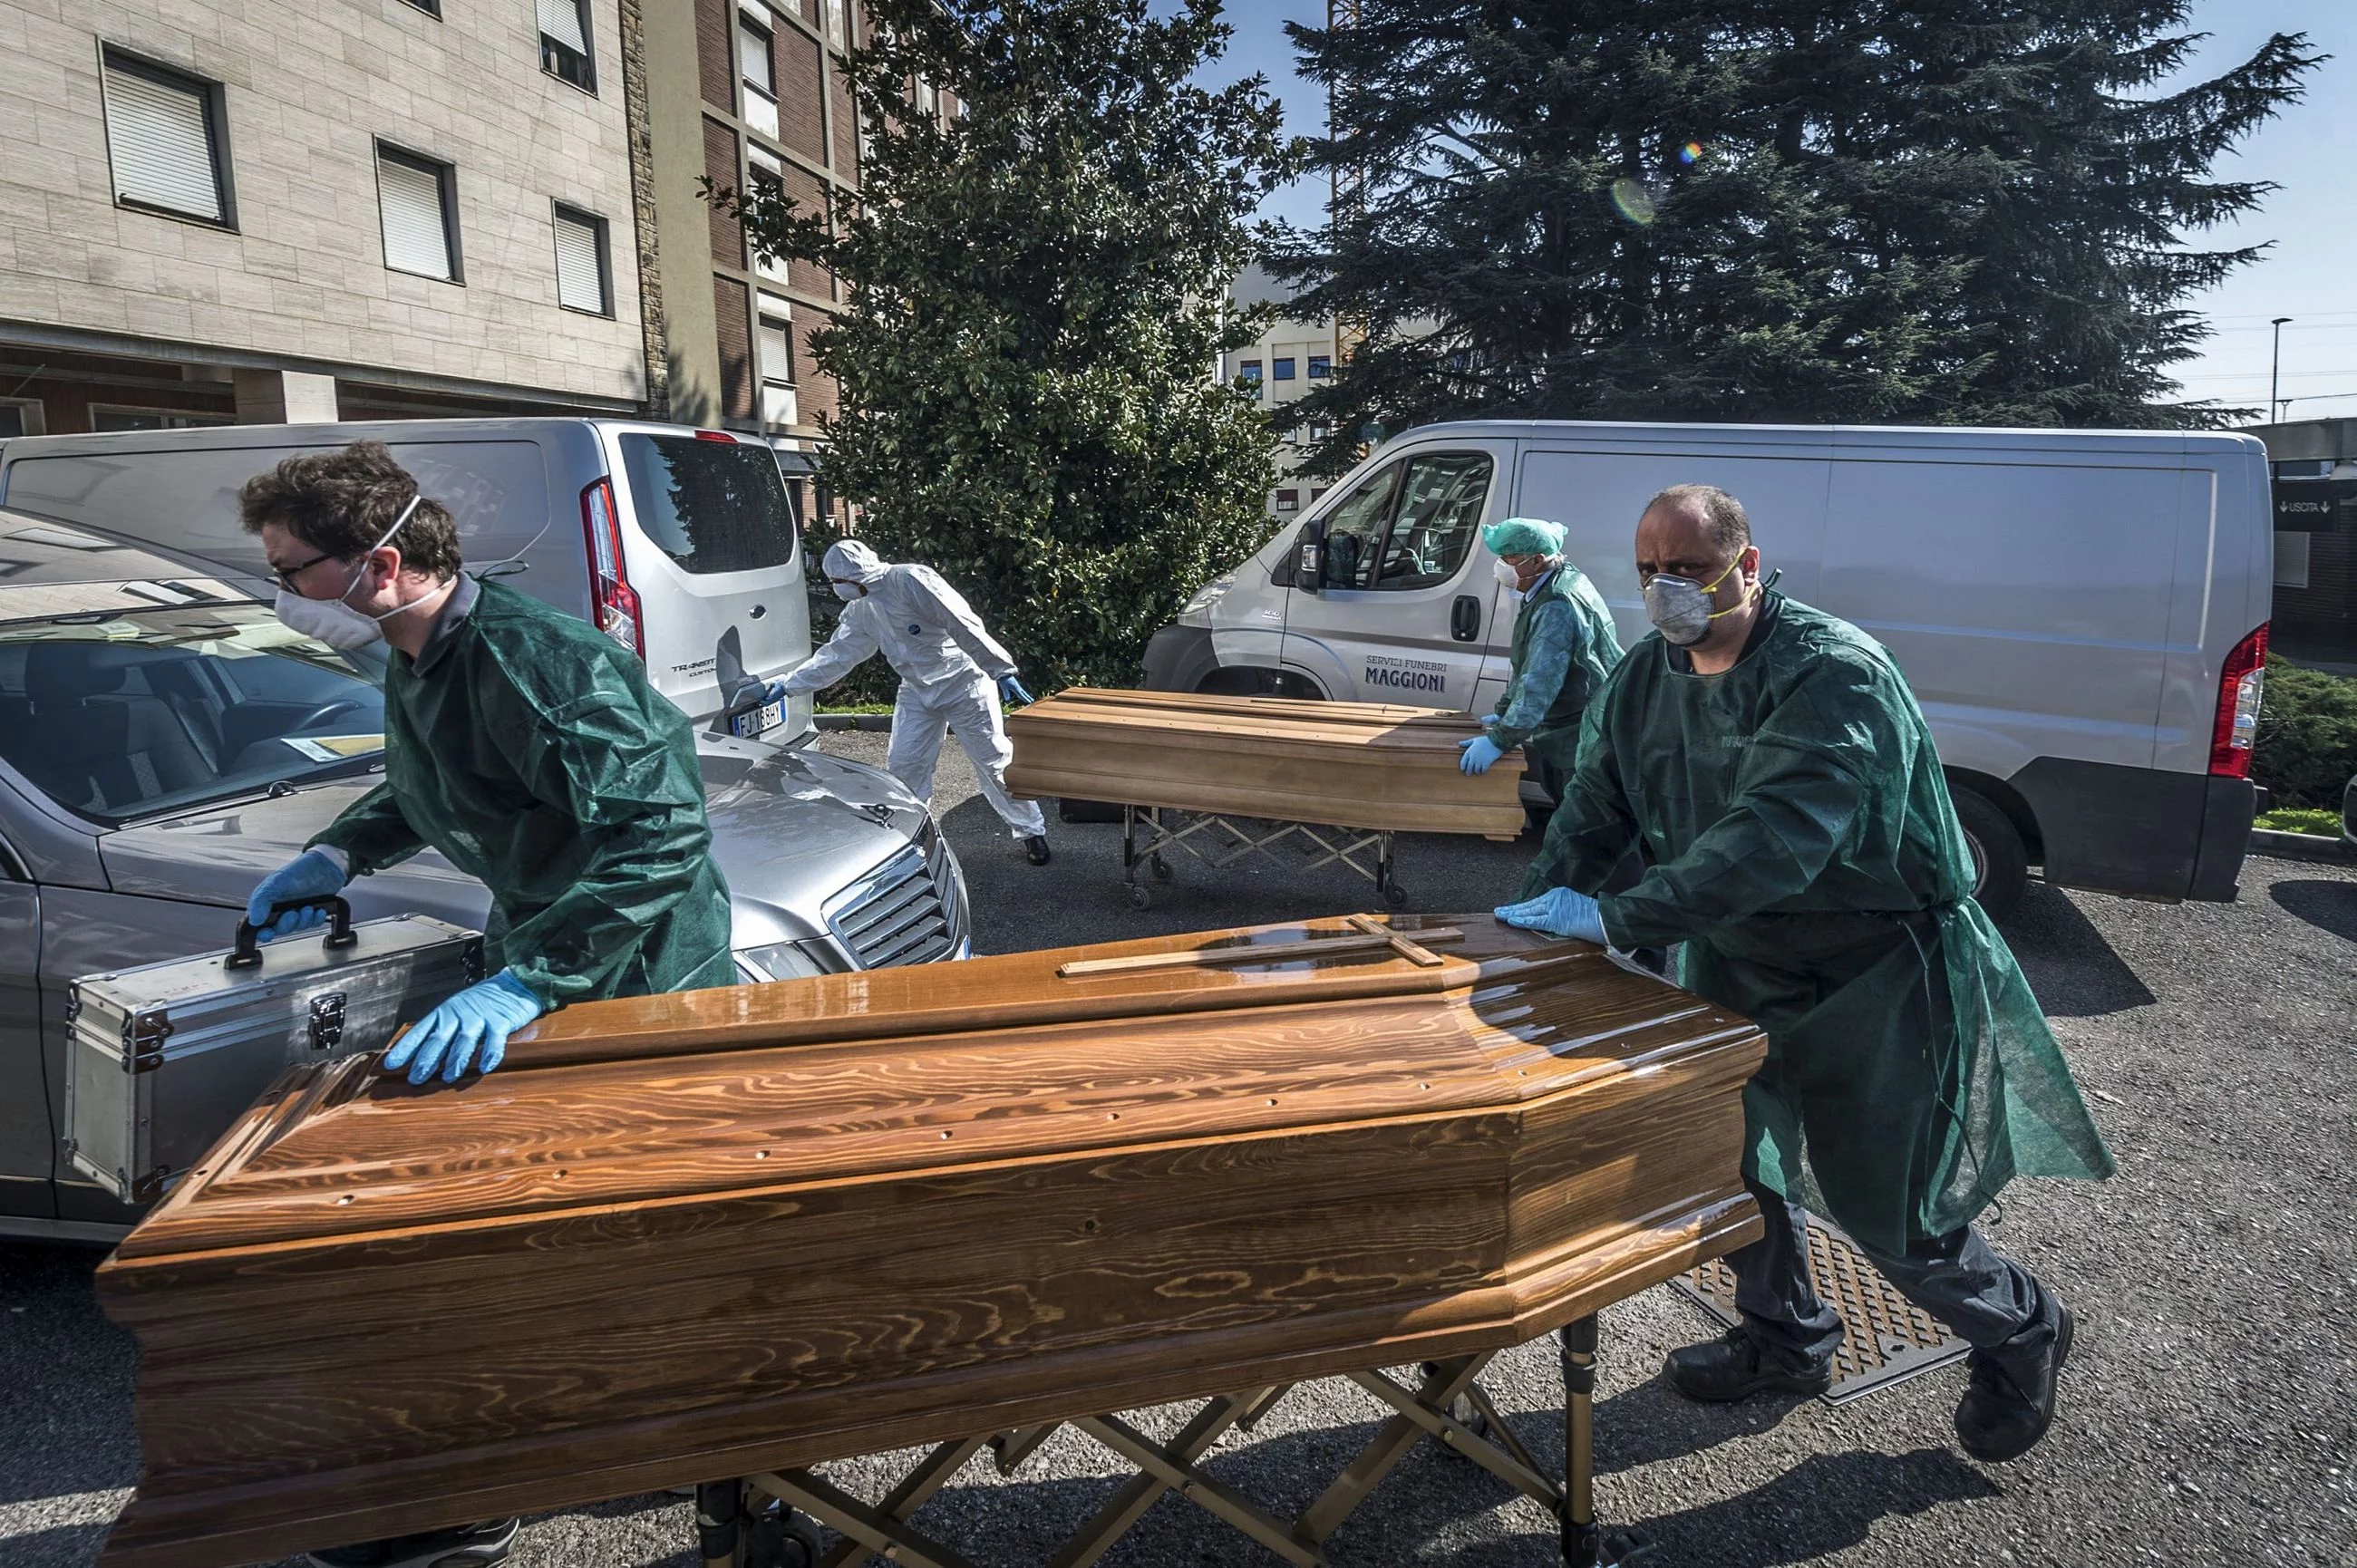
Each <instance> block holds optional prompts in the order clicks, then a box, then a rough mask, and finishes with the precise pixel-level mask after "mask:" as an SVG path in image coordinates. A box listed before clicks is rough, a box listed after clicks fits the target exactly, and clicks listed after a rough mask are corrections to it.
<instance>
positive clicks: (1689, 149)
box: [1678, 142, 1702, 168]
mask: <svg viewBox="0 0 2357 1568" xmlns="http://www.w3.org/2000/svg"><path fill="white" fill-rule="evenodd" d="M1701 156H1702V144H1701V143H1700V142H1688V143H1687V144H1686V145H1684V146H1683V147H1680V148H1679V149H1678V162H1680V163H1682V164H1684V165H1685V166H1687V167H1689V168H1692V167H1693V166H1694V165H1695V160H1696V159H1698V158H1700V157H1701Z"/></svg>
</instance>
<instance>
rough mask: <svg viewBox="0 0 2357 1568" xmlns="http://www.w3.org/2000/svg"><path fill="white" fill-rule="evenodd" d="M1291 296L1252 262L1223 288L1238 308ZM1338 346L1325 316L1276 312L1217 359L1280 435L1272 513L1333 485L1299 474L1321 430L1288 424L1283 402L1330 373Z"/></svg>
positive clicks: (1292, 509)
mask: <svg viewBox="0 0 2357 1568" xmlns="http://www.w3.org/2000/svg"><path fill="white" fill-rule="evenodd" d="M1290 297H1291V295H1290V294H1289V293H1288V291H1287V290H1286V287H1285V285H1282V284H1280V283H1278V282H1277V281H1276V280H1275V279H1274V278H1272V277H1270V276H1269V275H1268V274H1267V273H1266V272H1265V271H1263V270H1262V268H1261V267H1260V265H1259V264H1258V263H1254V264H1252V265H1250V266H1247V267H1245V268H1244V270H1243V272H1241V273H1239V274H1236V281H1235V282H1234V283H1233V284H1232V285H1230V286H1229V289H1228V298H1229V299H1230V300H1231V301H1232V303H1234V304H1235V305H1236V306H1239V307H1250V306H1256V305H1273V306H1276V307H1277V308H1278V309H1279V310H1280V311H1282V310H1283V309H1284V308H1285V306H1286V302H1287V300H1288V299H1289V298H1290ZM1341 345H1342V338H1341V334H1340V332H1339V331H1338V330H1337V328H1336V326H1335V324H1334V323H1333V322H1332V321H1330V320H1329V321H1313V320H1307V319H1302V318H1299V317H1290V316H1284V315H1279V316H1278V317H1276V318H1275V320H1274V322H1273V323H1272V324H1271V325H1270V327H1269V328H1268V330H1267V331H1265V332H1264V333H1263V334H1261V337H1260V339H1259V340H1258V341H1257V342H1254V343H1253V344H1252V345H1250V346H1249V347H1247V348H1243V349H1234V350H1232V352H1230V353H1228V354H1227V355H1226V356H1224V357H1223V359H1222V363H1221V367H1220V370H1221V374H1222V376H1223V377H1224V378H1225V379H1227V380H1229V381H1244V382H1246V383H1247V384H1249V385H1250V386H1252V387H1253V388H1254V393H1255V395H1256V396H1258V397H1259V398H1260V400H1261V403H1262V406H1264V407H1265V408H1266V409H1267V410H1268V413H1269V417H1270V418H1271V419H1272V420H1274V421H1275V422H1276V423H1277V425H1278V428H1279V430H1280V431H1281V433H1282V434H1281V435H1280V436H1279V439H1278V443H1277V449H1276V468H1277V479H1276V484H1275V488H1273V489H1271V490H1270V491H1269V494H1268V513H1269V515H1270V516H1271V517H1280V518H1282V517H1291V516H1293V515H1294V514H1295V513H1297V512H1298V511H1300V510H1303V509H1305V508H1307V507H1308V505H1309V503H1310V502H1312V501H1314V500H1316V499H1318V497H1319V496H1322V495H1324V494H1325V493H1326V489H1327V487H1328V486H1329V485H1330V484H1331V483H1332V481H1331V480H1329V479H1311V478H1307V477H1306V476H1304V475H1303V474H1301V472H1300V468H1301V465H1302V463H1303V461H1304V460H1305V459H1306V457H1307V456H1308V452H1309V449H1310V447H1311V446H1313V445H1314V444H1315V443H1317V442H1318V441H1321V440H1323V439H1324V438H1325V435H1326V432H1325V430H1324V429H1323V428H1322V427H1318V426H1312V425H1310V424H1307V423H1287V421H1286V412H1285V405H1286V404H1287V403H1293V402H1295V401H1297V400H1298V399H1300V398H1302V397H1305V396H1307V395H1308V393H1309V392H1311V391H1312V390H1313V389H1315V388H1317V387H1318V386H1321V385H1323V384H1324V383H1325V382H1326V381H1328V380H1329V379H1330V378H1331V377H1332V375H1333V374H1334V367H1335V365H1336V364H1338V363H1339V362H1340V356H1341Z"/></svg>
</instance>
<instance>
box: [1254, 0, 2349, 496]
mask: <svg viewBox="0 0 2357 1568" xmlns="http://www.w3.org/2000/svg"><path fill="white" fill-rule="evenodd" d="M2185 9H2186V6H2185V4H2184V0H2048V3H2044V4H2034V5H2033V4H2028V3H2022V0H1863V3H1860V0H1851V3H1847V4H1830V3H1825V0H1676V3H1674V4H1673V3H1670V0H1581V3H1577V4H1573V3H1569V0H1456V3H1453V4H1452V3H1449V0H1438V3H1432V0H1419V3H1418V4H1415V5H1409V4H1405V3H1403V0H1364V3H1363V4H1362V5H1361V20H1360V22H1359V24H1358V25H1357V26H1355V27H1349V28H1316V27H1294V28H1292V29H1291V31H1292V33H1293V37H1294V39H1295V42H1296V45H1297V48H1298V49H1299V51H1300V55H1301V62H1302V63H1301V70H1302V74H1303V75H1304V76H1305V77H1307V78H1308V79H1309V80H1311V81H1316V82H1318V83H1320V84H1322V85H1324V86H1326V87H1327V88H1328V89H1329V92H1330V93H1331V95H1332V97H1331V102H1332V105H1333V115H1332V124H1331V126H1330V134H1329V136H1328V137H1326V138H1325V139H1323V140H1322V141H1321V142H1319V143H1318V144H1317V145H1316V149H1315V158H1316V162H1317V164H1318V166H1321V167H1323V168H1325V169H1327V170H1328V171H1329V172H1331V171H1336V170H1342V171H1352V170H1355V171H1361V173H1362V175H1363V177H1364V189H1365V191H1366V195H1365V198H1364V199H1363V202H1362V204H1361V207H1360V208H1359V209H1357V210H1353V211H1346V212H1344V213H1342V214H1340V215H1339V217H1338V220H1337V221H1336V222H1335V223H1334V224H1333V225H1332V227H1331V228H1330V230H1329V231H1328V232H1326V233H1323V234H1317V235H1309V234H1303V233H1300V232H1297V231H1287V232H1286V233H1285V234H1284V235H1283V236H1282V237H1281V240H1280V243H1279V254H1278V257H1277V260H1276V262H1275V271H1276V272H1277V273H1278V274H1279V275H1281V276H1285V277H1286V278H1289V279H1291V280H1294V281H1296V282H1297V283H1300V284H1303V285H1308V289H1307V292H1306V294H1305V295H1304V296H1303V297H1302V298H1301V299H1300V300H1299V301H1297V304H1296V305H1295V306H1293V309H1294V310H1295V311H1296V312H1297V314H1303V315H1335V316H1338V317H1340V318H1341V319H1343V320H1344V321H1346V322H1351V323H1354V324H1356V325H1358V326H1360V327H1362V328H1364V330H1365V333H1366V338H1365V341H1364V344H1363V347H1362V348H1361V351H1360V352H1359V353H1358V354H1357V355H1356V356H1355V357H1354V359H1353V360H1351V363H1350V364H1349V366H1348V367H1347V369H1346V371H1345V372H1344V373H1343V374H1342V375H1341V376H1340V377H1339V378H1338V379H1337V381H1335V382H1334V383H1332V384H1331V385H1330V386H1329V387H1328V388H1326V389H1324V390H1323V391H1322V392H1319V393H1318V394H1314V395H1313V399H1312V400H1310V401H1309V402H1308V403H1305V404H1304V405H1303V406H1301V407H1300V408H1299V409H1297V411H1296V412H1297V415H1298V416H1299V417H1302V418H1304V419H1308V420H1315V421H1318V422H1320V423H1324V424H1329V425H1331V426H1333V427H1334V428H1335V429H1336V431H1337V434H1336V436H1335V438H1334V439H1333V440H1332V441H1331V442H1329V443H1328V445H1327V446H1326V447H1325V448H1324V449H1323V450H1321V451H1320V453H1319V454H1318V459H1319V464H1320V466H1321V467H1326V468H1329V470H1330V469H1332V468H1336V467H1340V466H1342V465H1343V464H1345V463H1347V462H1348V461H1349V459H1350V456H1351V451H1352V449H1353V448H1354V446H1355V445H1356V443H1357V441H1358V440H1359V439H1360V438H1361V435H1364V434H1368V433H1369V431H1368V426H1370V425H1372V426H1374V427H1376V428H1378V429H1383V428H1387V429H1390V430H1397V429H1399V428H1402V427H1404V426H1405V425H1408V424H1421V423H1425V422H1428V421H1431V420H1436V419H1447V418H1461V417H1476V416H1483V415H1513V416H1522V417H1528V416H1541V417H1566V418H1604V419H1700V420H1762V419H1783V420H1795V421H1819V420H1826V421H1852V422H1867V423H1872V422H1927V423H1930V422H1959V423H2017V424H2115V425H2116V424H2128V425H2140V424H2142V425H2149V424H2199V423H2206V422H2214V421H2216V420H2217V419H2219V418H2221V417H2222V416H2223V415H2224V414H2226V413H2229V412H2232V411H2224V410H2219V409H2215V408H2213V407H2211V406H2209V405H2205V404H2199V403H2172V402H2170V401H2169V398H2170V390H2171V382H2170V381H2169V375H2168V367H2169V364H2171V363H2173V362H2175V361H2176V360H2181V359H2182V358H2184V357H2185V356H2186V355H2187V354H2188V353H2189V352H2190V350H2191V349H2192V348H2193V347H2194V345H2195V344H2197V343H2198V342H2199V341H2200V339H2201V335H2202V330H2203V329H2202V328H2201V325H2200V324H2199V322H2198V321H2197V320H2196V319H2195V318H2194V317H2192V316H2190V314H2189V313H2188V312H2187V311H2186V310H2185V309H2184V308H2183V301H2184V299H2185V297H2186V295H2188V293H2189V292H2190V291H2192V290H2195V289H2198V288H2201V287H2203V286H2206V285H2209V284H2211V283H2214V282H2215V281H2216V280H2217V279H2219V278H2220V277H2222V276H2223V275H2225V274H2227V273H2229V272H2231V271H2233V269H2234V268H2235V267H2237V266H2240V265H2242V264H2244V263H2247V262H2248V261H2250V260H2251V259H2253V257H2254V256H2255V254H2256V252H2255V250H2253V249H2239V250H2230V251H2220V252H2198V251H2190V250H2188V249H2185V248H2184V247H2183V246H2182V244H2181V243H2180V241H2181V237H2182V236H2183V235H2185V234H2186V233H2187V232H2189V231H2199V230H2201V229H2202V228H2204V227H2207V226H2209V225H2212V224H2214V223H2216V222H2218V221H2220V220H2223V219H2226V218H2228V217H2231V216H2233V214H2235V213H2238V212H2242V211H2244V210H2247V209H2250V208H2252V207H2254V206H2255V204H2256V203H2257V202H2258V201H2259V200H2260V199H2261V198H2262V197H2263V196H2264V195H2265V194H2266V190H2267V188H2266V187H2265V186H2263V185H2256V184H2252V183H2248V182H2242V183H2236V182H2228V181H2217V180H2213V179H2212V178H2211V177H2210V176H2209V173H2208V170H2209V168H2210V166H2211V164H2212V162H2213V161H2214V159H2215V158H2216V156H2217V155H2218V154H2219V153H2220V152H2222V151H2223V150H2224V149H2226V148H2228V147H2230V146H2232V145H2233V144H2234V143H2235V142H2236V141H2237V140H2238V139H2240V138H2241V137H2243V136H2244V135H2246V134H2248V133H2249V132H2250V131H2251V130H2252V129H2253V128H2255V126H2257V125H2258V124H2261V123H2262V122H2264V121H2265V120H2266V118H2268V117H2269V116H2270V115H2272V114H2274V113H2276V111H2277V110H2279V109H2280V108H2281V107H2282V106H2283V105H2284V104H2285V103H2286V102H2288V101H2290V100H2291V99H2293V98H2294V97H2296V96H2298V93H2299V91H2301V89H2300V85H2299V84H2300V79H2301V77H2302V75H2303V74H2304V73H2305V72H2306V71H2307V70H2308V69H2309V68H2310V67H2311V66H2313V65H2314V64H2315V63H2316V62H2317V60H2318V59H2319V57H2318V56H2315V55H2314V54H2312V53H2310V52H2309V50H2308V49H2307V48H2306V44H2305V39H2304V38H2300V37H2298V36H2293V37H2281V36H2279V37H2277V38H2273V39H2271V40H2270V41H2269V42H2268V43H2267V44H2266V47H2265V48H2262V49H2261V50H2260V51H2259V53H2258V54H2257V55H2255V57H2253V59H2250V60H2249V61H2247V62H2245V63H2244V64H2243V65H2241V66H2238V67H2236V68H2235V69H2234V70H2231V71H2228V72H2227V73H2225V74H2224V75H2222V76H2220V77H2218V78H2216V79H2215V80H2213V81H2208V82H2204V83H2201V84H2200V85H2198V86H2195V87H2193V88H2190V89H2188V90H2186V91H2180V92H2178V93H2175V94H2172V95H2170V96H2168V97H2166V98H2158V99H2153V98H2147V97H2144V96H2140V94H2141V93H2143V92H2145V91H2147V90H2148V89H2149V88H2150V86H2151V84H2152V83H2153V82H2155V81H2157V80H2158V79H2159V78H2161V77H2163V76H2165V75H2167V74H2168V73H2169V72H2170V71H2171V70H2175V69H2176V68H2177V67H2178V66H2179V64H2180V63H2181V61H2182V59H2184V57H2185V55H2186V53H2187V51H2188V50H2189V48H2190V47H2191V44H2192V42H2193V40H2192V39H2190V38H2186V37H2184V36H2182V35H2180V34H2174V33H2171V32H2170V31H2169V29H2171V28H2174V27H2178V26H2179V24H2180V23H2181V22H2182V19H2183V16H2184V13H2185Z"/></svg>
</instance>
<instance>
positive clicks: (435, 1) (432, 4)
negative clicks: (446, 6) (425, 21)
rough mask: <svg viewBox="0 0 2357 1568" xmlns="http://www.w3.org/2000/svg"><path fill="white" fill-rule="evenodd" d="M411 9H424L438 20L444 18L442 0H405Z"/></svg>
mask: <svg viewBox="0 0 2357 1568" xmlns="http://www.w3.org/2000/svg"><path fill="white" fill-rule="evenodd" d="M405 3H406V4H407V5H408V6H409V7H410V9H412V10H414V11H423V12H425V14H426V15H427V16H431V17H433V18H434V19H435V20H436V21H437V22H438V21H440V20H441V19H442V0H405Z"/></svg>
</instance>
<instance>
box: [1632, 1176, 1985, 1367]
mask: <svg viewBox="0 0 2357 1568" xmlns="http://www.w3.org/2000/svg"><path fill="white" fill-rule="evenodd" d="M1809 1277H1810V1279H1811V1280H1812V1281H1813V1282H1814V1283H1815V1284H1816V1287H1817V1294H1819V1295H1821V1296H1823V1297H1824V1299H1825V1301H1826V1302H1827V1303H1828V1304H1830V1305H1832V1307H1833V1309H1834V1310H1835V1312H1838V1313H1840V1314H1841V1316H1842V1322H1843V1323H1844V1324H1845V1325H1846V1326H1847V1327H1848V1329H1849V1332H1848V1333H1847V1334H1846V1335H1845V1336H1844V1337H1843V1338H1842V1345H1841V1348H1840V1349H1838V1350H1836V1351H1835V1352H1834V1386H1833V1387H1832V1388H1830V1389H1828V1390H1826V1391H1825V1392H1824V1396H1823V1398H1824V1402H1826V1403H1827V1404H1847V1403H1848V1402H1850V1401H1852V1400H1854V1399H1857V1398H1858V1397H1860V1396H1861V1395H1864V1394H1870V1393H1872V1392H1873V1391H1875V1390H1877V1389H1886V1388H1889V1386H1890V1385H1891V1384H1893V1383H1897V1382H1902V1381H1904V1380H1907V1379H1909V1378H1911V1377H1913V1376H1914V1375H1915V1374H1916V1373H1918V1372H1928V1371H1930V1370H1931V1369H1932V1368H1934V1367H1944V1366H1946V1365H1947V1364H1948V1363H1949V1362H1951V1361H1953V1360H1956V1359H1959V1358H1960V1357H1962V1356H1963V1355H1964V1353H1965V1352H1966V1351H1967V1350H1968V1349H1970V1347H1969V1346H1967V1345H1966V1344H1965V1343H1964V1341H1963V1340H1961V1339H1958V1338H1957V1337H1954V1336H1953V1335H1952V1334H1950V1333H1949V1332H1948V1330H1947V1327H1946V1326H1945V1325H1943V1323H1941V1321H1940V1320H1939V1319H1938V1318H1936V1317H1933V1316H1932V1315H1931V1314H1930V1313H1927V1312H1925V1311H1923V1310H1922V1308H1921V1307H1919V1306H1917V1305H1914V1304H1913V1303H1912V1302H1910V1301H1909V1300H1908V1299H1907V1298H1906V1297H1905V1296H1903V1295H1900V1294H1899V1293H1898V1292H1897V1291H1896V1290H1894V1289H1892V1288H1891V1284H1890V1282H1889V1280H1886V1279H1884V1278H1883V1277H1882V1276H1881V1275H1880V1274H1879V1273H1876V1272H1875V1267H1874V1265H1873V1264H1872V1263H1869V1262H1867V1261H1866V1254H1864V1253H1863V1252H1860V1251H1858V1250H1857V1243H1855V1242H1853V1241H1852V1240H1850V1239H1849V1238H1848V1237H1846V1236H1845V1235H1843V1234H1842V1233H1841V1232H1840V1231H1838V1230H1835V1229H1833V1227H1831V1226H1829V1225H1824V1224H1820V1223H1819V1222H1818V1221H1817V1220H1816V1219H1811V1220H1810V1221H1809ZM1670 1283H1672V1284H1674V1285H1675V1286H1676V1287H1677V1288H1678V1289H1679V1290H1681V1291H1683V1292H1684V1293H1685V1294H1687V1295H1688V1296H1690V1297H1691V1298H1693V1300H1694V1301H1695V1303H1696V1304H1697V1305H1700V1306H1701V1307H1702V1308H1703V1309H1704V1310H1705V1311H1706V1312H1708V1313H1709V1314H1710V1315H1711V1316H1714V1317H1717V1319H1719V1320H1720V1321H1721V1322H1723V1323H1725V1324H1726V1325H1727V1326H1728V1327H1730V1328H1731V1327H1733V1326H1735V1324H1736V1322H1737V1321H1738V1319H1737V1315H1736V1311H1735V1271H1734V1270H1732V1269H1730V1268H1728V1267H1727V1262H1726V1261H1725V1260H1724V1259H1713V1260H1712V1261H1711V1262H1707V1263H1705V1264H1704V1265H1703V1266H1702V1267H1700V1268H1698V1269H1692V1270H1689V1271H1687V1272H1686V1273H1683V1274H1681V1275H1679V1276H1678V1277H1677V1278H1676V1279H1674V1280H1672V1281H1671V1282H1670Z"/></svg>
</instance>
